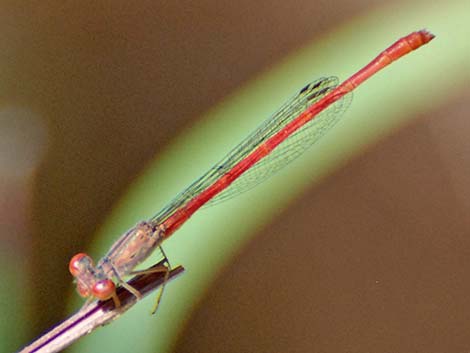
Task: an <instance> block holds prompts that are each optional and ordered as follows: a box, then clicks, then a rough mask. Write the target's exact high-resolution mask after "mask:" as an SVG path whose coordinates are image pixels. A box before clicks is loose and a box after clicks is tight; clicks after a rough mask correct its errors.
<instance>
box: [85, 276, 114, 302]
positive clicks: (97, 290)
mask: <svg viewBox="0 0 470 353" xmlns="http://www.w3.org/2000/svg"><path fill="white" fill-rule="evenodd" d="M115 292H116V286H115V285H114V283H113V281H111V280H109V279H104V280H101V281H98V282H96V283H95V285H94V286H93V289H92V290H91V293H92V294H93V296H94V297H96V298H98V299H100V300H106V299H109V298H111V297H112V296H113V295H114V293H115Z"/></svg>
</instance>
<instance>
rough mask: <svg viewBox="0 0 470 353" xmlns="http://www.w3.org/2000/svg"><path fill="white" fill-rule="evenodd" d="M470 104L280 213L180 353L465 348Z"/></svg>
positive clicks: (206, 307) (396, 137)
mask: <svg viewBox="0 0 470 353" xmlns="http://www.w3.org/2000/svg"><path fill="white" fill-rule="evenodd" d="M469 101H470V96H469V95H468V94H466V95H463V96H460V97H458V98H457V99H455V100H454V101H452V102H449V104H448V105H446V106H445V107H442V108H441V109H440V110H439V111H435V112H432V113H430V114H426V116H422V117H421V118H420V119H419V120H417V121H415V122H413V123H412V124H411V125H409V126H407V127H406V128H405V129H402V130H401V131H399V132H397V133H395V134H393V135H392V136H389V137H388V138H387V139H386V140H384V141H382V142H380V143H379V144H377V145H376V146H374V147H372V148H371V149H369V150H368V151H367V152H366V153H365V154H364V155H362V156H361V157H360V158H358V159H356V160H353V161H350V162H349V163H348V164H347V165H346V166H345V167H344V168H342V169H341V170H340V171H339V172H337V173H335V174H334V175H333V176H331V177H330V178H328V179H327V180H325V181H324V182H323V183H321V184H320V185H317V186H316V187H314V188H312V189H311V190H310V192H308V193H306V194H305V195H304V196H303V197H302V199H301V200H298V201H296V202H295V203H294V204H292V207H290V208H289V209H288V210H287V211H286V212H284V213H282V214H280V215H279V219H278V221H276V222H274V223H272V224H270V225H269V226H267V227H266V228H265V229H263V231H262V233H261V234H259V235H258V236H257V237H256V238H254V240H253V241H252V242H251V243H250V244H249V245H248V246H247V247H246V248H245V249H243V251H242V252H241V253H240V255H239V256H238V257H237V259H236V260H235V261H234V262H233V263H232V264H230V267H228V268H226V269H225V271H223V273H222V274H220V276H219V279H218V280H217V281H216V282H215V283H214V284H213V286H212V287H211V288H210V289H209V290H208V291H207V295H206V297H205V298H204V300H203V301H202V302H201V303H200V305H199V306H198V309H197V310H196V312H195V314H194V315H193V316H192V318H191V320H190V321H189V323H188V325H187V327H186V329H185V331H184V333H183V334H181V337H180V340H179V344H178V346H177V347H176V349H175V352H181V353H183V352H191V353H197V352H205V353H207V352H225V353H231V352H258V353H259V352H322V353H327V352H331V353H337V352H350V353H363V352H427V353H432V352H435V353H442V352H467V351H468V347H469V346H470V337H469V335H468V322H469V320H470V311H469V310H468V307H469V297H468V293H469V292H470V282H469V281H468V269H469V268H470V236H469V235H470V221H469V217H468V214H469V212H470V197H469V196H470V195H469V194H470V188H469V180H470V140H469V138H468V132H469V131H470V121H469V120H468V110H469V103H468V102H469Z"/></svg>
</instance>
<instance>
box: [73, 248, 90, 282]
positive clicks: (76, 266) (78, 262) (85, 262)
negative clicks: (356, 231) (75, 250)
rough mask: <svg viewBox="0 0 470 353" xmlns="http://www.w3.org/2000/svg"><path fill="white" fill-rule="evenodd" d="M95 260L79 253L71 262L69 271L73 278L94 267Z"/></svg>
mask: <svg viewBox="0 0 470 353" xmlns="http://www.w3.org/2000/svg"><path fill="white" fill-rule="evenodd" d="M92 265H93V260H92V259H91V257H90V256H88V255H87V254H84V253H79V254H77V255H75V256H74V257H72V258H71V259H70V262H69V271H70V273H71V274H72V276H74V277H77V276H78V275H79V274H80V273H82V272H83V270H84V269H85V268H86V267H89V266H92Z"/></svg>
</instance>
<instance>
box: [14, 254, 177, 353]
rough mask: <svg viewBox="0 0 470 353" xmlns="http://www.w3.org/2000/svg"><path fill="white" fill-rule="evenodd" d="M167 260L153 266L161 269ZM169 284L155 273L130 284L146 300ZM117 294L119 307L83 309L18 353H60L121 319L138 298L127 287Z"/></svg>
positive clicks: (99, 304) (96, 305)
mask: <svg viewBox="0 0 470 353" xmlns="http://www.w3.org/2000/svg"><path fill="white" fill-rule="evenodd" d="M163 264H164V261H162V262H160V263H158V264H156V265H154V266H152V267H151V268H154V267H156V266H161V265H163ZM183 271H184V268H183V267H181V266H178V267H176V268H174V269H173V270H171V271H170V274H169V277H168V281H170V280H172V279H174V278H175V277H176V276H178V275H179V274H181V273H182V272H183ZM164 281H165V273H164V272H154V273H150V274H143V275H138V276H135V277H134V278H132V279H131V280H130V281H129V284H130V285H132V287H134V288H135V289H137V290H138V291H139V292H140V293H141V294H142V296H143V297H145V296H147V295H148V294H150V293H151V292H153V291H154V290H155V289H156V288H158V287H160V286H161V285H162V284H163V282H164ZM117 295H118V297H119V300H120V301H121V306H120V307H119V308H115V307H114V303H113V300H112V299H110V300H107V301H104V302H95V303H92V304H90V305H89V306H88V307H86V308H84V309H83V310H79V311H78V312H77V313H76V314H75V315H73V316H71V317H70V318H68V319H67V320H65V321H64V322H62V323H60V324H59V325H57V326H55V327H54V328H52V329H51V330H50V331H48V332H46V333H45V334H43V335H42V336H41V337H39V338H38V339H36V340H35V341H34V342H33V343H31V344H30V345H29V346H27V347H25V348H23V349H22V350H21V351H20V352H18V353H33V352H34V353H53V352H59V351H61V350H62V349H64V348H66V347H68V346H69V345H70V344H72V343H73V342H74V341H76V340H78V339H79V338H80V337H82V336H84V335H86V334H88V333H90V332H92V331H93V330H95V329H96V328H98V327H100V326H103V325H106V324H108V323H110V322H111V321H113V320H115V319H117V318H118V317H119V316H121V315H122V314H123V313H124V312H126V311H127V310H129V309H130V308H131V307H132V306H133V305H134V304H136V303H137V301H138V299H137V298H136V297H135V296H134V295H132V294H131V293H129V292H128V291H126V290H125V289H124V288H118V290H117Z"/></svg>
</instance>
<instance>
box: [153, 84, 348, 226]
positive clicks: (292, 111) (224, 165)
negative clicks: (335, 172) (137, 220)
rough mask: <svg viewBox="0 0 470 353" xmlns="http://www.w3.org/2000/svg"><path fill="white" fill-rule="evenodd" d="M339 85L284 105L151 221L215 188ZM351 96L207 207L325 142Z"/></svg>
mask: <svg viewBox="0 0 470 353" xmlns="http://www.w3.org/2000/svg"><path fill="white" fill-rule="evenodd" d="M337 84H338V79H337V78H336V77H328V78H320V79H318V80H316V81H313V82H311V83H310V84H308V85H307V86H305V87H304V88H302V89H301V90H300V92H299V93H298V94H297V95H296V96H294V97H292V98H291V99H290V100H289V101H288V102H287V103H286V104H284V105H283V106H282V107H281V108H280V109H279V110H278V111H277V112H276V113H275V114H274V115H272V116H271V117H270V118H269V119H267V120H265V121H264V122H263V123H262V124H261V125H260V126H259V127H258V128H257V129H256V130H255V131H254V132H253V133H251V134H250V135H249V136H248V137H247V138H245V139H244V140H243V141H242V142H241V143H240V144H239V145H238V146H236V147H235V148H234V149H233V150H232V151H230V152H229V153H228V154H227V156H225V158H223V159H222V160H221V161H220V162H219V163H217V164H216V165H214V166H213V167H212V168H211V169H209V170H208V171H207V173H206V174H204V175H203V176H202V177H200V178H199V179H197V180H196V181H195V182H194V183H193V184H191V185H190V186H189V187H188V188H187V189H186V190H184V191H183V192H182V193H180V194H179V195H178V196H176V197H175V198H174V199H173V200H172V201H171V202H170V203H169V204H168V205H167V206H166V207H165V208H163V209H162V210H161V211H160V212H159V213H157V214H156V215H155V216H154V217H152V219H151V221H153V222H155V223H161V222H163V221H165V220H166V219H168V217H170V216H171V215H172V214H173V213H174V212H176V211H178V210H179V209H181V208H184V207H185V205H186V204H187V203H188V202H189V201H190V200H191V199H193V198H194V197H195V196H196V195H198V194H199V193H201V192H202V191H203V190H205V189H206V188H208V187H209V186H210V185H212V184H213V183H214V182H215V181H216V180H218V179H219V178H220V177H221V176H223V175H224V174H225V173H227V172H228V171H230V170H231V169H232V168H233V166H235V165H236V164H237V163H238V162H240V161H241V160H243V159H244V158H245V157H246V156H248V155H249V154H250V153H251V152H253V151H254V150H255V149H256V148H257V147H259V146H260V145H261V144H262V143H263V142H265V141H266V140H268V139H269V138H270V137H272V136H274V135H275V134H276V133H277V132H279V131H280V130H282V129H283V128H284V127H285V126H286V125H287V124H288V123H290V122H291V121H292V120H294V119H295V118H296V117H297V116H299V115H300V113H302V112H303V111H304V110H306V109H307V108H308V107H310V106H311V105H312V104H314V103H315V102H317V101H319V100H320V99H321V98H322V97H324V96H325V95H326V94H327V93H328V92H330V91H331V90H332V89H334V88H335V87H336V86H337ZM350 101H351V94H348V95H346V96H345V97H344V98H342V99H340V100H339V101H337V102H335V103H334V104H332V105H331V106H330V107H328V108H327V109H325V110H324V111H323V112H321V113H320V114H318V115H317V116H316V117H315V118H314V119H313V120H312V121H310V122H308V123H307V124H305V125H304V126H303V127H302V128H300V129H299V130H298V131H296V132H295V133H294V134H292V135H291V136H289V137H288V138H287V139H286V140H285V141H283V142H282V143H281V144H279V146H277V147H276V148H275V149H274V150H273V151H272V152H271V153H270V154H269V155H267V156H266V157H264V158H263V159H261V160H260V161H259V162H258V163H256V164H255V165H254V166H253V167H252V168H250V169H249V170H247V171H246V172H245V173H243V174H242V175H241V176H240V177H239V178H238V179H237V180H235V181H234V182H233V183H232V184H231V185H230V186H229V187H228V188H227V189H225V190H223V191H222V192H221V193H219V194H218V195H216V196H215V197H214V198H213V199H212V200H210V201H208V202H207V203H206V205H205V206H212V205H215V204H217V203H220V202H222V201H225V200H228V199H230V198H232V197H234V196H236V195H239V194H241V193H243V192H245V191H247V190H249V189H251V188H253V187H254V186H256V185H257V184H259V183H261V182H262V181H264V180H266V179H267V178H269V177H270V176H272V175H273V174H275V173H276V172H277V171H279V170H280V169H282V168H283V167H285V166H286V165H287V164H289V163H290V162H292V161H293V160H294V159H296V158H297V157H299V156H300V155H301V154H302V153H303V152H304V151H305V150H306V149H307V148H309V147H310V146H311V145H312V144H314V143H315V142H316V141H317V140H318V139H319V138H321V137H322V136H323V135H324V134H325V133H326V132H327V131H328V130H329V129H330V128H331V127H332V126H333V125H334V124H335V123H336V122H337V121H338V120H339V119H340V117H341V115H342V114H343V112H344V111H345V110H346V108H347V107H348V106H349V103H350Z"/></svg>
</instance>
